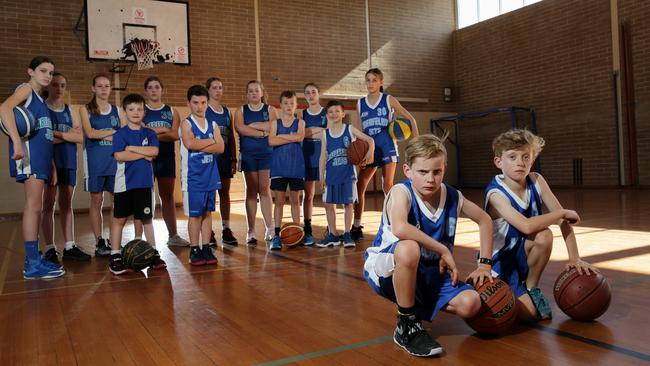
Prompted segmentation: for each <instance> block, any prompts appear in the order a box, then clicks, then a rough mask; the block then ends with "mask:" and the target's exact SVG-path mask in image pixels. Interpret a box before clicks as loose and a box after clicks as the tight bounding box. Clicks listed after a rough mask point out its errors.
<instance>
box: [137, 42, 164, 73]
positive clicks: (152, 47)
mask: <svg viewBox="0 0 650 366" xmlns="http://www.w3.org/2000/svg"><path fill="white" fill-rule="evenodd" d="M131 50H132V51H133V53H134V54H135V59H136V60H137V61H138V70H146V69H151V68H152V67H153V60H154V58H155V57H156V55H157V54H158V50H160V43H158V42H156V41H150V40H148V39H137V38H135V39H133V40H132V41H131Z"/></svg>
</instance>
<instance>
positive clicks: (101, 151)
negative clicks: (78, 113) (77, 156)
mask: <svg viewBox="0 0 650 366" xmlns="http://www.w3.org/2000/svg"><path fill="white" fill-rule="evenodd" d="M88 117H89V119H90V126H91V127H92V128H94V129H96V130H117V129H119V128H120V115H119V113H118V110H117V107H115V106H114V105H112V104H111V105H110V109H109V110H108V112H107V113H100V114H92V113H89V115H88ZM116 168H117V162H116V161H115V159H114V158H113V142H112V141H109V140H102V139H99V140H96V139H89V138H88V137H85V138H84V173H85V174H86V177H98V176H106V175H115V169H116Z"/></svg>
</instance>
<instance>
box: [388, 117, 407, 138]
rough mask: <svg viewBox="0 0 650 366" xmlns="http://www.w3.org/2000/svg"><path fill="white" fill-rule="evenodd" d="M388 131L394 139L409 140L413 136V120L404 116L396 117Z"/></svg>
mask: <svg viewBox="0 0 650 366" xmlns="http://www.w3.org/2000/svg"><path fill="white" fill-rule="evenodd" d="M388 133H389V134H390V137H392V138H393V140H397V141H403V140H408V138H409V137H411V121H409V120H408V119H406V118H403V117H400V118H395V119H394V120H392V121H391V122H390V124H389V125H388Z"/></svg>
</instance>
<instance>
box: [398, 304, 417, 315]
mask: <svg viewBox="0 0 650 366" xmlns="http://www.w3.org/2000/svg"><path fill="white" fill-rule="evenodd" d="M397 314H398V315H401V316H411V315H415V305H413V306H410V307H408V308H403V307H401V306H399V305H397Z"/></svg>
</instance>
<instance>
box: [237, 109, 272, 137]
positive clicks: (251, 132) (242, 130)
mask: <svg viewBox="0 0 650 366" xmlns="http://www.w3.org/2000/svg"><path fill="white" fill-rule="evenodd" d="M258 123H259V122H258ZM265 123H266V122H265ZM254 124H255V123H251V124H250V125H246V124H244V114H243V113H242V110H241V108H240V109H237V111H235V129H236V130H237V133H238V134H239V135H240V136H250V137H266V136H268V134H267V133H266V131H264V130H259V129H256V128H253V127H252V126H253V125H254Z"/></svg>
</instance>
